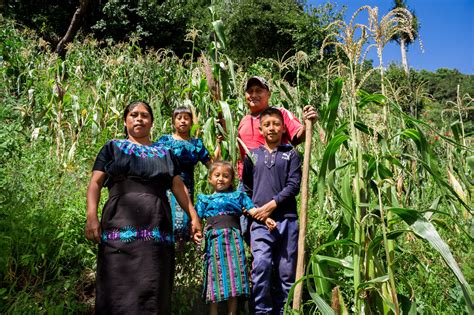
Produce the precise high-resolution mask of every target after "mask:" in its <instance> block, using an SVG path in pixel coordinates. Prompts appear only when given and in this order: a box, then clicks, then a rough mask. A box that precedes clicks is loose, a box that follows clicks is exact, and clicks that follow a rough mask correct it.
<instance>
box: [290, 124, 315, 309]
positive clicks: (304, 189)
mask: <svg viewBox="0 0 474 315" xmlns="http://www.w3.org/2000/svg"><path fill="white" fill-rule="evenodd" d="M305 132H306V136H305V139H306V140H305V141H306V143H305V146H304V159H303V178H302V179H301V211H300V215H299V217H300V226H299V235H298V261H297V265H296V278H295V280H296V281H298V280H299V279H301V278H302V277H303V276H304V271H305V258H304V254H305V240H306V222H307V215H306V213H307V210H308V184H309V162H310V160H311V138H312V136H313V124H312V123H311V121H309V120H306V121H305ZM302 296H303V282H300V283H299V284H297V285H296V287H295V295H294V296H293V309H294V310H299V309H300V307H301V298H302Z"/></svg>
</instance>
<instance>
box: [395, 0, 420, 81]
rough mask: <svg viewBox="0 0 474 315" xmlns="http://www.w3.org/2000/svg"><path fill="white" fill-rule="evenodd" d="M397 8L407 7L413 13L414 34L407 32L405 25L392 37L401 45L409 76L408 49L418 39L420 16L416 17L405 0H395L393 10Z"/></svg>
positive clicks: (404, 67) (406, 71)
mask: <svg viewBox="0 0 474 315" xmlns="http://www.w3.org/2000/svg"><path fill="white" fill-rule="evenodd" d="M397 8H403V9H406V10H408V11H409V12H410V13H411V15H412V19H411V26H410V28H411V29H412V34H409V33H407V32H405V31H404V29H406V28H405V27H403V28H401V29H400V30H399V32H397V33H396V34H395V35H394V36H393V37H392V39H391V40H392V41H395V42H397V43H398V44H399V45H400V52H401V55H402V65H403V69H404V70H405V73H406V75H407V76H408V75H409V73H410V71H409V68H408V60H407V49H408V46H409V45H411V44H412V43H413V42H415V40H416V39H418V36H419V35H418V34H419V30H420V24H419V23H418V18H417V17H416V15H415V12H414V11H413V10H409V9H408V7H407V4H406V2H405V0H394V6H393V8H392V10H393V9H397Z"/></svg>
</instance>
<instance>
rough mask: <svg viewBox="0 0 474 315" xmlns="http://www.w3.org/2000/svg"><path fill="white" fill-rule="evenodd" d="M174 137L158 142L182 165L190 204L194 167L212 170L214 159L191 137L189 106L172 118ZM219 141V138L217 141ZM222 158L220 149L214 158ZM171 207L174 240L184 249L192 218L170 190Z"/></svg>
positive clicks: (161, 139)
mask: <svg viewBox="0 0 474 315" xmlns="http://www.w3.org/2000/svg"><path fill="white" fill-rule="evenodd" d="M172 125H173V130H174V132H173V134H171V135H163V136H162V137H161V138H160V139H158V141H157V142H156V144H157V145H161V146H162V147H163V148H165V149H167V150H171V151H172V152H173V153H174V155H175V156H176V157H177V159H178V162H179V166H180V170H181V172H180V174H179V175H180V177H181V179H182V180H183V182H184V184H185V185H186V187H187V189H188V192H189V197H190V199H191V201H193V200H194V166H195V165H196V164H197V163H198V162H201V163H203V164H204V165H206V167H208V168H209V165H210V164H211V159H210V156H209V152H208V151H207V149H206V148H205V147H204V144H203V143H202V140H201V139H199V138H192V137H191V127H192V125H193V113H192V111H191V110H190V109H189V108H188V107H178V108H176V109H175V110H174V111H173V116H172ZM218 142H219V139H218ZM219 156H220V146H219V144H218V145H217V148H216V150H215V152H214V157H215V158H218V157H219ZM168 198H169V200H170V204H171V213H172V220H173V233H174V238H175V240H176V241H178V248H181V247H182V245H183V243H184V241H187V240H189V217H188V216H187V215H186V213H185V212H184V211H183V209H181V207H180V206H179V204H178V203H177V202H176V198H175V196H174V195H173V194H172V193H171V191H168Z"/></svg>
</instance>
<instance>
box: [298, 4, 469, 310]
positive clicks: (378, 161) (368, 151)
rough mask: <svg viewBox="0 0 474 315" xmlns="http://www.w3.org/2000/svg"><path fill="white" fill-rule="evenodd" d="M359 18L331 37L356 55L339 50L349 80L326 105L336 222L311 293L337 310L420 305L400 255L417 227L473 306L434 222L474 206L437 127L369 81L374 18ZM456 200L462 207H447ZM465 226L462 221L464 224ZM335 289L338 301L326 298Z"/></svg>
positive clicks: (323, 198) (320, 251)
mask: <svg viewBox="0 0 474 315" xmlns="http://www.w3.org/2000/svg"><path fill="white" fill-rule="evenodd" d="M365 9H367V10H369V11H370V10H373V9H371V8H370V7H363V8H360V9H359V10H358V11H357V12H356V14H357V13H358V12H360V11H361V10H365ZM356 14H355V15H356ZM353 20H354V16H353V18H352V19H351V21H350V23H349V24H345V23H344V22H337V23H336V24H337V25H339V26H341V27H342V33H333V35H335V36H336V38H339V39H341V41H334V40H332V39H330V38H328V39H327V40H326V41H325V43H324V44H323V46H324V45H329V44H333V45H335V46H336V47H339V48H340V49H341V50H342V51H343V52H344V53H345V55H346V57H347V59H346V60H347V63H344V61H343V59H341V60H339V63H340V65H339V66H338V68H337V69H338V71H339V73H341V74H343V75H344V77H345V80H342V79H338V80H336V81H335V82H334V84H333V91H332V93H331V97H330V99H329V101H328V103H327V104H326V105H325V106H323V107H322V108H321V125H322V126H323V128H324V132H325V141H324V143H325V147H324V153H323V157H322V160H321V162H320V163H319V165H318V166H317V168H318V172H319V173H318V180H317V193H318V203H319V214H320V216H322V217H326V218H327V220H330V221H331V222H332V223H331V226H332V227H333V228H332V230H331V233H329V235H327V238H326V240H324V241H323V244H321V245H320V246H318V247H317V248H316V249H315V250H314V251H313V252H312V255H311V258H310V261H309V264H308V268H307V276H306V278H305V282H306V283H307V288H308V291H309V294H310V296H311V298H312V303H314V304H315V305H316V307H317V308H318V309H319V310H320V311H321V312H323V313H328V314H331V313H334V310H333V309H337V310H338V312H343V313H344V312H355V313H358V314H360V313H368V314H372V313H374V314H378V313H384V314H387V313H395V314H400V313H402V312H403V313H405V312H408V311H414V310H415V311H416V296H415V297H413V296H412V295H413V294H410V295H411V296H412V297H411V298H410V297H409V296H406V295H405V294H407V292H406V289H400V287H403V288H406V287H410V284H409V283H408V281H407V279H406V278H405V277H404V276H403V275H402V274H401V273H402V271H403V270H400V268H401V266H402V263H401V259H402V258H400V257H399V256H400V255H403V254H402V253H404V252H405V249H404V248H407V247H409V246H410V242H407V241H404V240H403V238H402V236H403V235H407V234H408V235H416V236H417V237H419V238H421V239H423V240H424V241H426V242H427V243H428V244H430V245H431V246H432V248H433V249H435V250H436V251H437V252H438V253H439V254H440V255H441V257H442V258H443V260H444V261H445V263H446V265H447V266H448V267H449V269H450V270H451V272H452V273H453V274H454V276H455V277H456V279H457V280H458V283H459V285H460V287H461V290H462V292H463V295H464V300H465V303H466V310H467V311H468V312H472V311H473V303H472V290H471V288H470V286H469V284H468V283H467V281H466V280H465V278H464V275H463V274H462V272H461V269H460V268H459V266H458V264H457V262H456V260H455V259H454V257H453V255H452V252H451V250H450V248H449V246H448V245H447V244H446V242H445V241H443V240H442V238H441V237H440V234H439V233H438V231H437V230H436V228H435V224H434V222H436V221H435V217H439V216H446V217H447V218H448V219H449V220H451V221H452V222H455V221H456V220H458V219H460V218H459V216H458V215H457V214H456V213H460V212H462V211H463V210H464V211H466V212H467V213H469V217H470V216H471V215H472V209H471V207H470V205H469V203H468V202H467V200H465V199H463V198H462V197H461V196H460V195H459V194H458V193H456V190H455V189H454V188H453V187H452V186H451V185H450V184H449V182H448V180H447V179H446V178H447V175H449V173H445V172H443V170H442V169H441V161H440V160H439V158H438V157H437V156H436V155H434V154H433V148H432V147H431V146H430V145H429V144H428V142H427V140H426V135H425V132H426V130H428V131H433V130H431V127H430V126H429V125H427V124H426V123H424V122H422V121H420V120H417V119H415V118H413V117H411V116H409V115H407V114H405V113H404V112H403V111H402V109H401V108H400V107H399V106H398V104H397V103H395V102H394V101H393V100H391V99H389V98H387V97H386V96H385V95H383V94H368V93H366V92H364V91H363V90H361V89H360V86H361V82H363V81H364V80H365V78H367V76H368V75H370V72H369V73H365V74H364V73H363V72H362V66H361V64H360V63H359V62H360V60H363V59H364V58H363V57H362V56H363V54H362V47H364V45H365V43H366V41H367V40H368V39H369V37H368V34H369V31H370V30H371V28H370V27H367V26H365V25H362V24H356V25H354V24H353ZM357 29H360V30H361V35H360V36H359V37H356V36H355V34H356V30H357ZM340 34H342V35H340ZM332 38H334V37H332ZM385 108H386V109H387V110H384V109H385ZM388 113H390V121H388V120H387V115H388ZM459 134H460V133H459ZM443 139H444V140H445V141H446V143H447V144H449V145H450V146H452V147H454V148H465V147H464V146H463V145H462V141H455V140H453V139H450V138H446V137H444V138H443ZM459 140H461V139H459ZM467 151H468V152H469V154H471V153H472V151H471V150H467ZM466 153H467V152H466ZM315 154H316V153H315ZM427 191H428V192H435V194H437V195H438V196H440V197H439V198H436V199H434V200H433V199H431V200H430V198H432V193H429V194H428V193H427ZM328 208H329V209H328ZM450 208H452V209H456V211H446V209H450ZM327 209H328V210H327ZM328 213H330V214H328ZM457 228H458V229H461V230H462V229H463V226H462V224H459V225H457ZM466 235H468V234H466ZM469 238H470V239H471V240H472V238H471V237H470V236H469ZM348 284H351V285H352V286H349V285H348ZM332 288H334V289H332ZM341 291H342V292H345V294H341ZM331 293H332V296H331ZM344 297H345V298H344ZM329 298H332V301H333V308H331V307H330V306H329V304H328V303H327V302H326V301H327V300H328V299H329Z"/></svg>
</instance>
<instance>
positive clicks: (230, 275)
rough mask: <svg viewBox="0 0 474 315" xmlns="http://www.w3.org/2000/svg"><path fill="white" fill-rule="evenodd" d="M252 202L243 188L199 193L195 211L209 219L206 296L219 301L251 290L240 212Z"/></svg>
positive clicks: (207, 222)
mask: <svg viewBox="0 0 474 315" xmlns="http://www.w3.org/2000/svg"><path fill="white" fill-rule="evenodd" d="M242 207H244V208H246V209H248V210H250V209H252V208H253V207H254V206H253V203H252V201H251V200H250V198H249V197H248V196H247V195H246V194H245V193H244V192H242V191H234V192H223V193H214V194H212V195H198V200H197V203H196V206H195V208H196V211H197V213H198V215H199V217H201V218H204V219H206V230H205V242H206V245H205V258H204V273H205V276H204V287H203V298H204V299H205V301H206V302H207V303H218V302H221V301H225V300H227V299H229V298H230V297H237V296H245V297H248V296H249V294H250V288H249V277H248V274H247V267H246V266H247V263H246V259H245V250H244V243H243V239H242V235H241V232H240V224H239V216H240V215H241V214H242Z"/></svg>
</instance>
